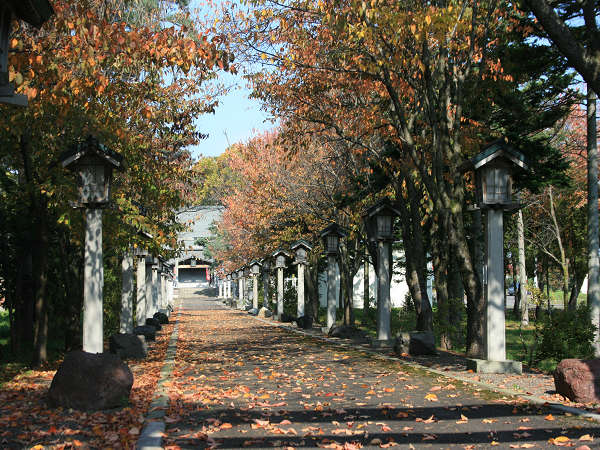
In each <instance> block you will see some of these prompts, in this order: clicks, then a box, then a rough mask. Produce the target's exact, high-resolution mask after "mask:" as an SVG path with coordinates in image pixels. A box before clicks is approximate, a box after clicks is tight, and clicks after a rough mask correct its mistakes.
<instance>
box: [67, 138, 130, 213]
mask: <svg viewBox="0 0 600 450" xmlns="http://www.w3.org/2000/svg"><path fill="white" fill-rule="evenodd" d="M60 160H61V164H62V166H63V167H65V168H69V169H71V170H73V171H75V172H76V173H77V188H78V191H79V204H80V206H86V207H92V208H93V207H96V208H98V207H103V206H105V205H106V204H108V202H109V199H110V185H111V180H112V171H113V169H122V168H123V157H122V156H121V155H119V154H118V153H116V152H114V151H112V150H111V149H109V148H108V147H106V146H105V145H103V144H101V143H99V142H98V140H97V139H96V138H94V137H92V136H89V137H88V138H87V139H86V140H85V141H82V142H78V143H76V144H75V145H73V146H72V147H71V148H70V149H69V150H67V151H66V152H64V153H63V154H62V155H61V158H60Z"/></svg>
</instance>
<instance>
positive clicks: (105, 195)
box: [60, 136, 123, 353]
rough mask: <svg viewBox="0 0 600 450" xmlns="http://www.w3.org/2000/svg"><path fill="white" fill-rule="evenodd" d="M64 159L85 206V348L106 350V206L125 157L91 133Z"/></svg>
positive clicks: (80, 204)
mask: <svg viewBox="0 0 600 450" xmlns="http://www.w3.org/2000/svg"><path fill="white" fill-rule="evenodd" d="M60 161H61V164H62V166H63V167H65V168H68V169H70V170H73V171H74V172H76V174H77V179H78V190H79V202H78V206H80V207H83V208H85V219H86V220H85V222H86V229H85V267H84V287H83V350H84V351H86V352H89V353H102V351H103V349H104V347H103V335H102V288H103V285H104V270H103V265H102V208H104V207H106V205H107V204H108V202H109V199H110V184H111V178H112V171H113V169H122V167H123V157H122V156H121V155H119V154H117V153H115V152H113V151H112V150H110V149H109V148H107V147H105V146H104V145H102V144H100V143H99V142H98V140H97V139H95V138H93V137H91V136H90V137H88V138H87V139H86V140H85V141H83V142H79V143H77V144H75V145H74V146H72V147H71V148H70V149H69V150H68V151H66V152H64V153H63V154H62V155H61V158H60Z"/></svg>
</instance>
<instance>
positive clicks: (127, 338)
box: [108, 333, 148, 359]
mask: <svg viewBox="0 0 600 450" xmlns="http://www.w3.org/2000/svg"><path fill="white" fill-rule="evenodd" d="M108 348H109V351H110V352H111V353H114V354H115V355H117V356H118V357H119V358H121V359H129V358H133V359H142V358H145V357H146V355H147V354H148V346H147V345H146V338H145V337H144V336H143V335H136V334H121V333H120V334H113V335H112V336H111V337H110V338H109V339H108Z"/></svg>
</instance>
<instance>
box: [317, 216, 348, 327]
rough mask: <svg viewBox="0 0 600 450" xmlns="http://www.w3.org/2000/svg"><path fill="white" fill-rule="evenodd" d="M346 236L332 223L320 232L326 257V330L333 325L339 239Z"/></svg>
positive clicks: (337, 278)
mask: <svg viewBox="0 0 600 450" xmlns="http://www.w3.org/2000/svg"><path fill="white" fill-rule="evenodd" d="M346 235H347V233H346V231H345V230H344V229H343V228H341V227H340V226H339V225H338V224H336V223H332V224H331V225H329V226H327V227H326V228H325V229H324V230H323V231H321V239H322V240H323V248H324V249H325V254H326V255H327V330H328V331H329V330H331V327H333V325H334V324H335V315H336V309H337V305H336V301H335V294H336V292H335V289H336V286H338V283H339V274H338V272H336V270H335V263H336V258H337V255H338V252H339V247H340V238H344V237H345V236H346Z"/></svg>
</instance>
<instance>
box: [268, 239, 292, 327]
mask: <svg viewBox="0 0 600 450" xmlns="http://www.w3.org/2000/svg"><path fill="white" fill-rule="evenodd" d="M272 256H273V258H274V259H275V267H276V268H277V311H276V314H277V320H279V321H281V317H282V316H283V270H284V269H285V268H286V265H287V264H286V260H287V259H288V258H290V255H289V254H288V253H287V252H286V251H284V250H277V251H275V253H273V255H272Z"/></svg>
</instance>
